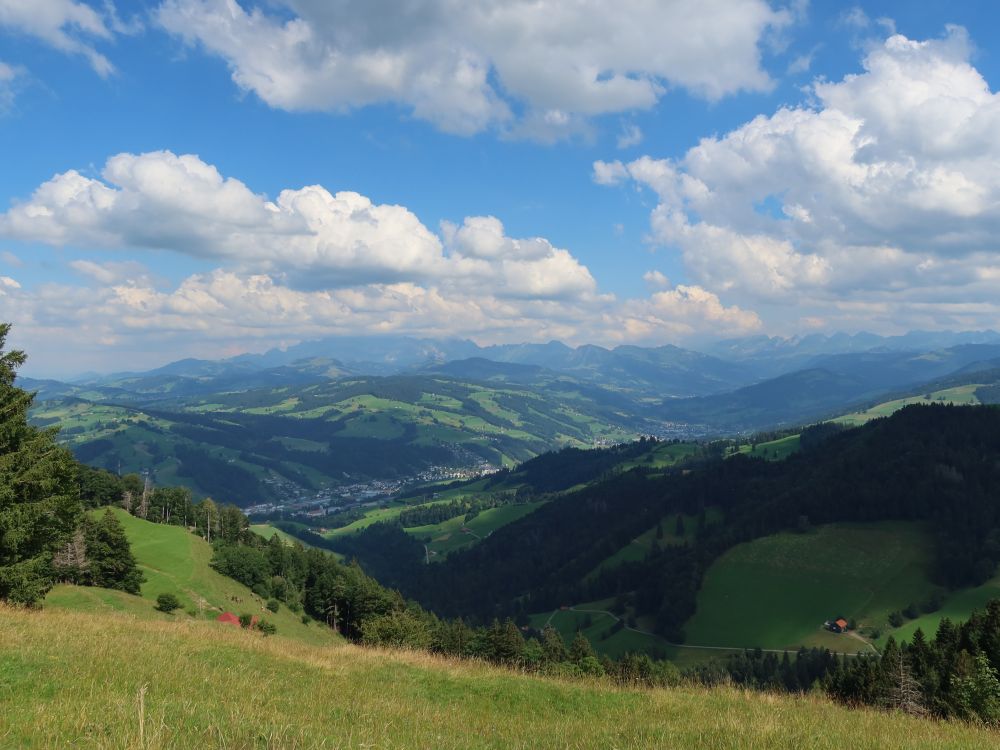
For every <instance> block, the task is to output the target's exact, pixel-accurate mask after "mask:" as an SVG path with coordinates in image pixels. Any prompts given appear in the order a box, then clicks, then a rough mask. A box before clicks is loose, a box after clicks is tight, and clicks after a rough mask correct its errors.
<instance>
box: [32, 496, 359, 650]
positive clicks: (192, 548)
mask: <svg viewBox="0 0 1000 750" xmlns="http://www.w3.org/2000/svg"><path fill="white" fill-rule="evenodd" d="M112 512H113V513H114V514H115V515H116V516H117V517H118V520H119V521H121V523H122V525H123V526H124V528H125V533H126V534H127V535H128V540H129V544H130V546H131V547H132V553H133V554H134V555H135V557H136V562H137V563H138V564H139V568H140V570H141V571H142V573H143V575H145V577H146V582H145V583H144V584H143V585H142V595H141V596H132V595H130V594H126V593H124V592H122V591H114V590H111V589H101V588H95V587H92V586H71V585H67V584H60V585H57V586H55V587H54V588H53V589H52V590H51V591H50V592H49V594H48V596H46V598H45V602H44V606H45V607H46V609H52V610H65V611H72V612H89V613H95V614H101V613H112V612H117V613H124V614H128V615H129V616H131V617H133V618H138V619H140V620H149V621H154V622H158V621H165V622H178V621H179V622H183V623H194V622H200V621H212V620H214V619H215V618H216V617H217V616H218V615H219V614H221V613H222V612H226V611H229V612H234V613H235V614H237V615H239V614H243V613H248V614H253V615H258V616H260V617H264V618H266V619H267V620H269V621H271V622H273V623H274V624H275V625H276V626H277V627H278V632H279V633H280V634H281V635H282V636H283V637H284V638H288V639H292V640H295V641H299V642H302V643H308V644H312V645H316V646H323V645H330V644H335V643H339V642H341V641H342V639H341V638H340V637H339V636H337V635H336V634H335V633H334V632H333V631H332V630H330V629H329V628H326V627H323V626H321V625H317V624H312V625H305V624H303V622H302V617H301V614H295V613H293V612H290V611H289V610H288V609H287V608H286V607H281V608H279V610H278V611H277V612H271V611H269V610H267V609H266V608H265V606H264V604H265V602H263V601H262V600H261V599H260V597H258V596H257V595H255V594H254V593H253V592H252V591H250V589H248V588H247V587H246V586H244V585H243V584H241V583H238V582H236V581H234V580H233V579H231V578H227V577H226V576H224V575H222V574H221V573H218V572H216V571H215V570H214V569H213V568H212V567H210V565H209V562H210V561H211V559H212V546H211V545H210V544H209V543H208V542H206V541H205V540H204V539H202V538H201V537H199V536H195V535H194V534H192V533H190V532H188V531H187V530H186V529H184V528H181V527H179V526H168V525H164V524H156V523H151V522H149V521H144V520H142V519H141V518H136V517H135V516H133V515H130V514H128V513H126V512H125V511H123V510H121V509H120V508H113V509H112ZM160 594H174V595H175V596H176V597H177V598H178V599H179V600H180V602H181V609H179V610H177V611H176V612H174V613H172V614H164V613H162V612H160V611H159V610H157V609H156V608H155V605H156V597H157V596H159V595H160Z"/></svg>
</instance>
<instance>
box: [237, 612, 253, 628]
mask: <svg viewBox="0 0 1000 750" xmlns="http://www.w3.org/2000/svg"><path fill="white" fill-rule="evenodd" d="M252 622H253V615H248V614H246V613H244V614H242V615H240V627H241V628H243V629H244V630H245V629H247V628H249V627H250V624H251V623H252Z"/></svg>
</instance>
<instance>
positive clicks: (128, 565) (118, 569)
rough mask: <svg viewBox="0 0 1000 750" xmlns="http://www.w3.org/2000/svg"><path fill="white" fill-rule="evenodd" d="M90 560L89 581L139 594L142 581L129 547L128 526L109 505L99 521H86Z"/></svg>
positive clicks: (85, 530)
mask: <svg viewBox="0 0 1000 750" xmlns="http://www.w3.org/2000/svg"><path fill="white" fill-rule="evenodd" d="M84 535H85V537H86V539H87V558H88V561H89V571H90V576H89V582H90V584H91V585H93V586H100V587H102V588H106V589H120V590H122V591H127V592H128V593H130V594H138V593H139V588H140V586H141V585H142V582H143V575H142V571H140V570H139V567H138V565H136V562H135V557H134V556H133V555H132V550H131V548H130V547H129V543H128V537H127V536H126V535H125V527H123V526H122V524H121V521H119V520H118V518H117V517H116V516H115V514H114V512H113V511H112V510H111V509H110V508H109V509H108V510H106V511H104V515H103V516H101V518H100V520H98V521H91V520H88V521H87V522H86V523H85V524H84Z"/></svg>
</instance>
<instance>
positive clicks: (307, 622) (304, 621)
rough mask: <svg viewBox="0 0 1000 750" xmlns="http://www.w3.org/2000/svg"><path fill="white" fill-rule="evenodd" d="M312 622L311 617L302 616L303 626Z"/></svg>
mask: <svg viewBox="0 0 1000 750" xmlns="http://www.w3.org/2000/svg"><path fill="white" fill-rule="evenodd" d="M311 622H312V618H311V617H310V616H309V615H302V624H303V625H308V624H309V623H311Z"/></svg>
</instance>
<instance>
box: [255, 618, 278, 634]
mask: <svg viewBox="0 0 1000 750" xmlns="http://www.w3.org/2000/svg"><path fill="white" fill-rule="evenodd" d="M257 630H259V631H260V632H261V633H263V634H264V635H274V634H275V633H277V632H278V626H277V625H275V624H274V623H273V622H268V621H267V620H261V621H260V622H258V623H257Z"/></svg>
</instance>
